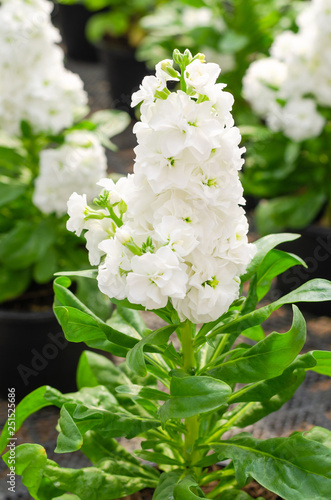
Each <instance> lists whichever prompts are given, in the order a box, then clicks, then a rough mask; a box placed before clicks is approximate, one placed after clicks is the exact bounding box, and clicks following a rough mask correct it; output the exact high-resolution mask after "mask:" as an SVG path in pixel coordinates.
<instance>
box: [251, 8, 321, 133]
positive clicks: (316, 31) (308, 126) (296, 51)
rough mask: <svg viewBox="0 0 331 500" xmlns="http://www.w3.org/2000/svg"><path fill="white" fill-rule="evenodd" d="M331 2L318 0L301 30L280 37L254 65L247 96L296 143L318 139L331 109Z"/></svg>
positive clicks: (305, 12) (271, 123)
mask: <svg viewBox="0 0 331 500" xmlns="http://www.w3.org/2000/svg"><path fill="white" fill-rule="evenodd" d="M330 13H331V4H330V0H312V1H311V2H309V4H307V6H306V7H305V8H304V10H303V12H302V13H301V14H300V15H299V16H298V18H297V24H298V27H299V30H298V32H297V33H293V32H291V31H285V32H283V33H281V34H280V35H278V36H277V37H276V38H275V40H274V43H273V45H272V47H271V50H270V57H268V58H263V59H259V60H257V61H255V62H253V63H252V64H251V66H250V67H249V69H248V71H247V73H246V75H245V77H244V80H243V95H244V97H245V98H246V99H247V100H248V101H249V102H250V104H251V106H252V108H253V110H254V111H255V112H256V113H257V114H258V115H259V116H261V117H262V118H263V119H264V120H266V123H267V125H268V126H269V128H271V129H272V130H274V131H276V132H277V131H281V132H283V133H284V134H285V135H286V136H287V137H289V138H290V139H292V140H293V141H298V142H299V141H303V140H306V139H309V138H313V137H317V136H318V135H319V134H320V133H321V132H322V130H323V128H324V125H325V119H324V117H323V115H322V114H321V113H320V108H321V107H331V55H330V50H329V48H330V43H331V14H330Z"/></svg>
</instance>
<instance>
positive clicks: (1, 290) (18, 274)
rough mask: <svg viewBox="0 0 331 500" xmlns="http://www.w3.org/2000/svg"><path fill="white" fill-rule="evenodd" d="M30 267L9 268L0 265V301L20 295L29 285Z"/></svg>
mask: <svg viewBox="0 0 331 500" xmlns="http://www.w3.org/2000/svg"><path fill="white" fill-rule="evenodd" d="M30 280H31V269H29V268H27V269H20V270H16V269H9V268H8V267H6V265H5V264H3V265H0V302H5V301H6V300H10V299H14V298H16V297H18V296H19V295H21V294H22V293H23V292H24V291H25V290H26V289H27V288H28V286H29V283H30Z"/></svg>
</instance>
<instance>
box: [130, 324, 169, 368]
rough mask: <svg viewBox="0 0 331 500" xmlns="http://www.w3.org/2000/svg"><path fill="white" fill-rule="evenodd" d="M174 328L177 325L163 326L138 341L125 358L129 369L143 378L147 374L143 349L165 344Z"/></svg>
mask: <svg viewBox="0 0 331 500" xmlns="http://www.w3.org/2000/svg"><path fill="white" fill-rule="evenodd" d="M176 327H177V325H169V326H164V327H162V328H159V329H158V330H155V331H154V332H152V333H150V334H149V335H147V337H144V338H143V339H142V340H140V342H138V343H137V344H136V345H135V346H134V348H133V349H131V351H129V352H128V354H127V356H126V361H127V364H128V366H129V368H130V369H131V370H132V371H133V372H134V373H136V374H137V375H140V376H141V377H144V376H145V375H146V373H147V371H146V364H145V359H144V347H145V346H146V345H147V344H152V345H157V346H162V345H164V344H166V343H167V342H168V340H169V337H170V335H171V334H172V333H173V332H174V331H175V329H176Z"/></svg>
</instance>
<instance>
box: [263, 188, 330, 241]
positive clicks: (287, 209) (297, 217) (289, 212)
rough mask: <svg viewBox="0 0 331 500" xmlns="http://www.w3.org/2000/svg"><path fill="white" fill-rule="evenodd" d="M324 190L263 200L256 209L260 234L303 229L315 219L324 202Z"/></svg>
mask: <svg viewBox="0 0 331 500" xmlns="http://www.w3.org/2000/svg"><path fill="white" fill-rule="evenodd" d="M324 203H325V194H324V193H323V192H312V191H307V192H305V193H304V194H300V195H288V196H279V197H278V198H273V199H272V200H263V202H261V203H260V204H259V205H258V206H257V208H256V211H255V216H256V222H257V227H258V229H259V233H260V234H269V233H276V232H278V231H282V230H283V229H285V228H292V229H301V228H303V227H307V226H308V224H310V222H312V221H313V220H314V218H315V217H316V215H317V214H318V212H319V211H320V209H321V208H322V206H323V204H324Z"/></svg>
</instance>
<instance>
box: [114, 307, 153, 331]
mask: <svg viewBox="0 0 331 500" xmlns="http://www.w3.org/2000/svg"><path fill="white" fill-rule="evenodd" d="M116 311H117V313H118V315H119V316H120V317H121V318H122V321H123V322H125V323H127V324H129V325H131V326H132V327H133V328H134V329H135V330H136V331H137V332H138V333H139V335H140V336H142V334H143V332H144V330H146V324H145V322H144V320H143V318H142V316H141V314H140V313H139V311H135V310H133V309H127V308H126V307H121V306H117V308H116Z"/></svg>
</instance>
